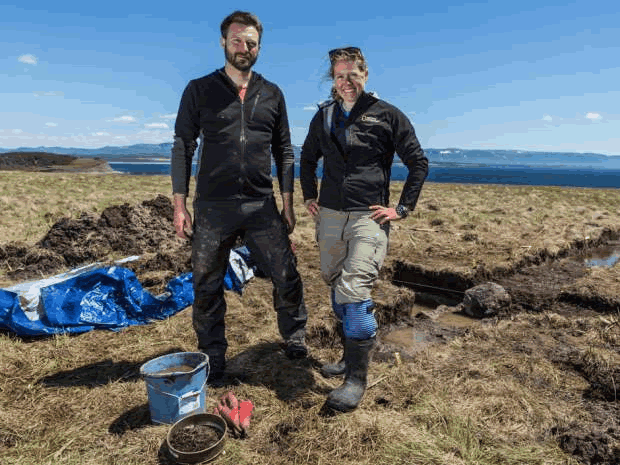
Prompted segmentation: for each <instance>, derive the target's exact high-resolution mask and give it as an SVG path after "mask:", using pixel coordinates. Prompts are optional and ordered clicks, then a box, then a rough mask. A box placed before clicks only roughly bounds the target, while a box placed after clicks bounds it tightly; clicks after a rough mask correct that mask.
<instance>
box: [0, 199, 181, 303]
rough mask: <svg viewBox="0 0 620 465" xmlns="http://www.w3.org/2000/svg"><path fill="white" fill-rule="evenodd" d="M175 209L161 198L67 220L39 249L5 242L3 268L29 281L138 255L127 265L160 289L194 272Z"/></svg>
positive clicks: (0, 246) (1, 252) (147, 283)
mask: <svg viewBox="0 0 620 465" xmlns="http://www.w3.org/2000/svg"><path fill="white" fill-rule="evenodd" d="M173 211H174V210H173V208H172V203H171V202H170V199H168V198H167V197H165V196H163V195H159V196H157V197H155V198H154V199H150V200H145V201H143V202H142V203H141V204H138V205H129V204H128V203H125V204H122V205H113V206H110V207H108V208H106V209H105V210H103V211H102V212H101V215H99V216H96V215H94V214H92V213H89V212H83V213H82V214H81V215H80V216H79V217H78V218H77V219H72V218H69V217H64V218H61V219H60V220H58V221H56V223H54V225H53V226H52V227H51V228H50V229H49V231H48V232H47V233H46V234H45V236H44V237H43V238H42V239H40V240H39V241H38V242H36V243H35V244H34V245H27V244H23V243H19V242H10V243H7V244H0V263H1V265H0V266H2V267H3V268H4V269H5V272H6V274H7V276H8V277H10V278H11V279H14V280H25V279H36V278H42V277H46V276H48V275H50V274H52V273H56V272H61V271H66V270H67V269H70V268H74V267H78V266H81V265H85V264H88V263H92V262H98V261H108V260H110V259H119V258H124V257H129V256H134V255H137V256H140V259H138V260H137V261H133V262H128V263H126V264H125V266H127V267H129V268H130V269H132V270H133V271H135V272H136V274H137V275H138V277H139V279H141V280H142V281H144V282H145V284H144V285H145V286H146V287H147V288H148V287H151V288H153V289H152V290H155V291H158V290H161V288H162V286H163V285H164V284H165V282H166V281H167V280H168V279H169V278H170V277H172V276H176V275H178V274H180V273H183V272H186V271H190V269H191V260H190V259H191V248H190V246H189V244H188V243H187V242H184V241H180V240H178V239H176V237H175V232H174V226H173V224H172V217H173Z"/></svg>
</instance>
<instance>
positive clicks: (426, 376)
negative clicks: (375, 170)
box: [0, 171, 620, 465]
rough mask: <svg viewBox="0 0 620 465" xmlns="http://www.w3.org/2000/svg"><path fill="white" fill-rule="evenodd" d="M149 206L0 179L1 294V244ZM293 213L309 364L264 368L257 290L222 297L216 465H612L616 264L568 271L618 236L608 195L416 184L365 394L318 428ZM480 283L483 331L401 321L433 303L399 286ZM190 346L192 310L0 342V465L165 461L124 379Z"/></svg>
mask: <svg viewBox="0 0 620 465" xmlns="http://www.w3.org/2000/svg"><path fill="white" fill-rule="evenodd" d="M400 188H401V184H399V183H394V185H393V188H392V200H393V201H396V199H397V198H398V195H399V189H400ZM159 194H163V195H165V196H168V197H170V194H171V185H170V180H169V178H168V177H162V176H126V175H117V174H106V175H97V174H65V173H31V172H18V171H11V172H2V175H1V176H0V211H1V212H2V215H0V286H7V285H10V284H14V283H16V280H15V279H14V278H12V277H11V276H12V275H11V272H10V271H11V270H9V269H8V268H7V267H6V266H5V264H6V263H8V258H7V257H6V256H5V257H4V259H2V258H1V257H2V255H1V252H2V250H7V245H10V244H16V243H21V244H23V245H24V246H25V247H30V246H34V244H35V243H36V242H37V241H39V240H40V239H41V238H42V237H43V236H44V235H45V234H46V233H47V231H48V230H49V229H50V228H51V227H52V226H53V225H54V224H55V223H56V222H57V221H58V220H59V219H61V218H63V217H70V218H74V219H77V218H79V217H80V215H81V213H82V212H88V213H89V214H92V215H99V214H101V212H102V211H104V210H105V209H106V208H108V207H110V206H114V205H120V204H123V203H129V204H130V205H135V204H138V203H140V202H142V201H144V200H149V199H153V198H154V197H156V196H157V195H159ZM295 199H296V206H297V208H296V211H297V227H296V229H295V231H294V232H293V234H292V236H291V239H292V241H293V243H294V244H295V246H296V254H297V256H298V264H299V271H300V273H301V275H302V279H303V281H304V289H305V291H304V292H305V301H306V305H307V307H308V311H309V323H308V337H307V342H308V344H309V347H310V354H311V357H310V358H309V359H308V360H303V361H290V360H288V359H287V358H286V357H285V356H284V354H283V353H282V350H281V348H280V345H279V342H281V341H280V339H279V335H278V332H277V325H276V319H275V313H274V312H273V307H272V303H271V299H272V297H271V289H272V288H271V284H270V283H269V282H267V281H265V280H262V279H255V280H253V281H252V282H250V283H249V284H248V286H247V287H246V289H245V290H244V293H243V295H242V296H239V295H237V294H235V293H227V294H226V298H227V303H228V313H227V337H228V340H229V344H230V345H229V353H228V356H229V359H230V366H231V368H232V369H233V370H236V371H238V372H239V373H240V374H242V375H243V376H240V379H242V381H241V382H240V384H238V385H235V386H232V387H229V388H212V387H210V388H209V391H208V399H207V406H208V408H209V409H211V408H212V407H213V406H214V405H215V403H216V400H217V399H218V398H219V397H220V396H221V395H223V394H225V393H226V392H227V391H228V390H229V389H232V390H233V391H234V393H235V394H236V395H237V397H238V398H240V399H249V400H251V401H252V402H253V403H254V405H255V410H254V413H253V416H252V423H251V427H250V436H249V438H247V439H244V440H240V439H232V438H229V439H228V441H227V444H226V448H225V451H226V453H225V455H222V456H220V457H219V458H218V459H217V460H216V462H215V463H219V464H228V465H233V464H235V465H237V464H261V465H267V464H268V465H284V464H316V465H318V464H355V465H362V464H369V465H370V464H372V465H374V464H385V465H387V464H390V465H392V464H403V465H404V464H433V465H434V464H437V465H439V464H449V465H452V464H455V465H460V464H471V465H473V464H480V465H491V464H496V465H503V464H540V465H542V464H567V465H568V464H580V463H588V464H589V463H592V464H593V463H607V464H618V463H620V422H619V419H620V400H619V398H620V396H619V395H618V392H617V391H618V390H620V265H615V266H611V267H598V268H586V267H584V265H583V259H584V258H585V257H588V256H590V255H592V254H595V253H596V252H597V251H603V250H608V249H607V248H609V247H612V248H613V247H615V244H617V243H618V240H619V239H620V202H619V200H620V192H619V191H618V190H613V189H608V190H606V189H572V188H557V187H519V186H498V185H484V186H482V185H456V184H454V185H448V184H432V183H427V184H426V185H425V186H424V189H423V192H422V195H421V198H420V201H419V203H418V208H417V209H416V211H415V212H414V213H413V214H412V215H411V216H410V217H409V218H408V219H407V220H406V221H402V222H398V223H395V224H394V225H393V227H392V230H391V233H390V241H391V242H390V250H389V254H388V259H387V261H386V264H385V266H384V270H383V272H382V274H381V279H380V280H379V281H378V282H377V286H376V289H375V296H374V297H375V300H376V301H377V303H378V310H377V317H378V319H379V321H380V322H381V326H382V328H381V330H380V332H379V339H380V340H382V342H383V345H382V350H381V354H380V355H381V356H378V357H376V359H375V360H374V361H373V363H371V366H370V373H369V378H370V379H369V382H370V385H371V386H372V387H370V388H369V389H368V391H367V393H366V396H365V398H364V400H363V402H362V404H361V406H360V407H359V408H358V409H357V410H356V411H354V412H353V413H350V414H346V415H338V416H333V417H326V416H322V415H320V414H319V413H320V410H321V407H322V405H323V402H324V400H325V397H326V395H327V393H328V392H329V391H330V390H331V389H333V388H334V387H337V386H338V385H339V382H340V381H338V380H326V379H323V378H322V377H321V376H320V374H319V373H318V371H317V370H316V367H317V366H318V364H319V363H320V362H321V361H326V360H330V361H333V360H335V359H337V358H338V357H339V355H340V353H341V348H340V347H339V345H338V344H337V343H336V341H335V338H334V337H333V336H334V335H333V319H332V316H331V309H330V304H329V298H328V292H327V287H326V285H325V284H324V283H323V282H322V281H321V279H320V276H319V266H318V265H319V264H318V249H317V246H316V243H315V241H314V223H313V220H312V218H310V217H309V216H308V215H307V214H306V213H305V212H304V211H303V202H302V199H301V196H300V189H299V188H298V187H297V190H296V197H295ZM171 240H172V239H171ZM3 247H4V249H3ZM605 247H607V248H605ZM13 271H15V270H13ZM489 280H490V281H494V282H497V283H499V284H502V285H503V286H504V287H506V289H507V290H508V292H509V293H510V294H511V296H512V298H513V303H512V305H511V306H510V308H507V309H506V310H505V312H503V313H502V314H501V315H500V316H497V317H494V318H488V319H485V320H480V321H478V320H468V319H466V318H465V317H462V316H461V319H460V320H458V321H459V322H460V323H459V324H456V323H454V322H455V321H457V320H456V319H455V320H449V319H446V320H441V319H433V318H431V319H428V318H419V317H418V314H419V313H420V312H426V313H430V312H431V310H432V309H433V308H434V307H435V306H437V305H433V304H432V302H433V301H437V302H439V303H440V302H441V299H442V297H441V295H439V296H437V295H435V296H433V295H431V294H432V293H428V292H426V291H424V292H422V291H420V290H419V289H417V288H416V287H415V282H418V283H426V284H427V285H429V286H430V285H432V286H435V287H437V288H440V289H448V290H450V289H452V290H455V291H459V292H460V291H463V290H464V289H466V288H467V287H468V286H470V285H473V284H479V283H481V282H485V281H489ZM409 283H413V284H411V286H410V285H409ZM414 300H415V302H414ZM448 300H450V299H448ZM451 300H452V301H453V300H454V298H452V299H451ZM452 301H448V302H447V303H448V304H452V303H454V302H452ZM422 304H424V305H422ZM429 305H430V306H431V308H429V307H428V306H429ZM451 322H452V323H451ZM402 330H406V331H409V330H411V331H413V333H412V334H423V335H425V336H428V337H427V338H426V339H425V340H424V341H425V342H424V343H420V344H417V343H416V341H415V338H412V341H410V342H409V345H408V346H407V347H403V348H402V349H403V350H402V352H403V354H404V353H409V354H410V356H408V357H404V358H403V359H402V362H399V360H398V359H397V358H396V357H395V356H394V355H393V353H392V352H390V350H392V349H393V350H394V351H397V350H399V349H398V346H394V345H393V343H388V342H389V341H390V334H394V332H395V331H402ZM431 336H432V337H431ZM391 344H392V345H391ZM195 348H196V341H195V335H194V332H193V329H192V326H191V308H188V309H185V310H183V311H181V312H180V313H178V314H177V315H175V316H173V317H171V318H170V319H168V320H165V321H160V322H156V323H153V324H150V325H147V326H139V327H130V328H127V329H125V330H123V331H120V332H109V331H93V332H89V333H85V334H82V335H79V336H68V335H62V336H55V337H49V338H36V339H23V338H19V337H16V336H15V335H13V334H11V333H0V464H1V465H8V464H19V465H47V464H50V465H56V464H66V465H73V464H75V465H77V464H80V465H112V464H118V465H120V464H123V465H133V464H136V465H137V464H141V465H143V464H167V463H170V462H169V460H168V459H167V458H166V457H165V455H164V453H163V450H162V449H163V443H164V439H165V436H166V433H167V431H168V429H169V427H167V426H165V425H159V426H158V425H153V424H151V422H150V416H149V410H148V402H147V394H146V388H145V383H144V381H143V380H142V379H140V376H139V368H140V366H141V365H142V364H143V363H145V362H146V361H148V360H150V359H152V358H154V357H156V356H159V355H162V354H165V353H170V352H176V351H193V350H195Z"/></svg>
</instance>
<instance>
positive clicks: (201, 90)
mask: <svg viewBox="0 0 620 465" xmlns="http://www.w3.org/2000/svg"><path fill="white" fill-rule="evenodd" d="M220 30H221V35H222V36H221V39H220V44H221V46H222V48H223V49H224V53H225V57H226V64H225V66H224V67H223V68H221V69H218V70H216V71H214V72H212V73H211V74H209V75H207V76H204V77H202V78H199V79H195V80H192V81H190V83H189V84H188V85H187V87H186V88H185V91H184V92H183V96H182V98H181V104H180V106H179V111H178V114H177V119H176V124H175V138H174V145H173V148H172V159H171V175H172V188H173V204H174V226H175V230H176V234H177V235H178V236H179V237H181V238H183V239H187V240H189V239H190V238H191V240H192V268H193V285H194V305H193V314H192V321H193V326H194V330H195V331H196V336H197V339H198V350H200V351H201V352H204V353H205V354H207V355H208V356H209V367H210V374H209V382H210V383H213V382H218V381H220V380H222V379H223V377H224V373H225V367H226V357H225V355H226V349H227V347H228V343H227V341H226V335H225V325H224V316H225V313H226V301H225V299H224V276H225V274H226V269H227V266H228V259H229V254H230V250H231V248H232V247H233V246H234V245H235V242H236V240H237V238H239V237H243V239H244V241H245V244H246V245H247V246H248V248H249V250H250V253H251V255H252V258H253V260H254V261H256V263H257V265H258V268H259V269H260V270H261V271H262V272H263V273H265V274H266V275H267V276H268V277H269V278H271V281H272V283H273V289H274V290H273V301H274V308H275V310H276V312H277V320H278V329H279V331H280V334H281V335H282V337H283V339H284V342H285V354H286V356H287V357H289V358H292V359H295V358H302V357H305V356H306V355H307V348H306V345H305V342H304V336H305V328H306V321H307V312H306V308H305V304H304V299H303V287H302V282H301V278H300V276H299V273H298V272H297V268H296V263H295V257H294V255H293V251H292V249H291V243H290V240H289V237H288V235H289V234H290V233H291V232H292V231H293V229H294V228H295V212H294V210H293V179H294V171H293V169H294V154H293V147H292V145H291V137H290V130H289V124H288V117H287V113H286V105H285V102H284V96H283V94H282V91H281V90H280V89H279V88H278V86H277V85H275V84H273V83H271V82H269V81H268V80H266V79H265V78H263V77H262V76H261V75H260V74H258V73H256V72H253V71H252V67H253V65H254V64H255V63H256V60H257V59H258V53H259V50H260V44H261V39H262V34H263V27H262V24H261V23H260V21H259V19H258V18H257V17H256V16H255V15H253V14H251V13H248V12H243V11H235V12H233V13H231V14H230V15H229V16H227V17H226V18H225V19H224V20H223V21H222V24H221V26H220ZM199 137H200V141H201V143H200V151H199V154H198V169H197V172H196V194H195V197H194V200H193V202H194V203H193V206H194V219H193V221H192V217H191V215H190V213H189V212H188V210H187V208H186V198H187V194H188V186H189V180H190V176H191V168H192V157H193V155H194V152H195V150H196V146H197V143H196V140H197V139H198V138H199ZM272 156H273V160H274V161H275V165H276V169H277V177H278V183H279V188H280V193H281V197H282V206H283V209H282V212H279V211H278V207H277V204H276V201H275V197H274V192H273V184H272V178H271V162H272Z"/></svg>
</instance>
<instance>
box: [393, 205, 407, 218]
mask: <svg viewBox="0 0 620 465" xmlns="http://www.w3.org/2000/svg"><path fill="white" fill-rule="evenodd" d="M394 210H396V214H397V215H398V216H400V217H401V218H403V219H404V218H407V215H409V209H408V208H407V207H406V206H404V205H402V204H398V205H396V208H395V209H394Z"/></svg>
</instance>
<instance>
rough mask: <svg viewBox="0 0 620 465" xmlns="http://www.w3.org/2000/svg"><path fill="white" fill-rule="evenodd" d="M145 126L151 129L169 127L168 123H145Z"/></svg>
mask: <svg viewBox="0 0 620 465" xmlns="http://www.w3.org/2000/svg"><path fill="white" fill-rule="evenodd" d="M144 127H145V128H149V129H168V125H167V124H166V123H148V124H145V125H144Z"/></svg>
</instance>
